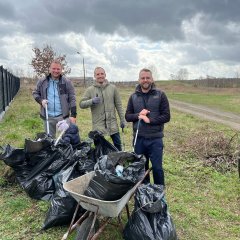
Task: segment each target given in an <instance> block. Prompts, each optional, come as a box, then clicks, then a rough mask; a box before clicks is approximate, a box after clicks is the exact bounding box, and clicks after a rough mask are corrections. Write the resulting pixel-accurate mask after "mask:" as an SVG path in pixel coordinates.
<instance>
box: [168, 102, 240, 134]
mask: <svg viewBox="0 0 240 240" xmlns="http://www.w3.org/2000/svg"><path fill="white" fill-rule="evenodd" d="M170 107H172V108H175V109H177V110H179V111H181V112H184V113H189V114H192V115H196V116H198V117H201V118H204V119H208V120H210V121H214V122H218V123H222V124H225V125H227V126H230V127H231V128H232V129H234V130H240V115H237V114H233V113H230V112H223V111H220V110H217V109H212V108H209V107H206V106H202V105H194V104H190V103H185V102H180V101H176V100H170Z"/></svg>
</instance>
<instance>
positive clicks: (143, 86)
mask: <svg viewBox="0 0 240 240" xmlns="http://www.w3.org/2000/svg"><path fill="white" fill-rule="evenodd" d="M140 85H141V88H142V89H143V90H145V91H146V90H150V89H151V86H152V83H142V84H140Z"/></svg>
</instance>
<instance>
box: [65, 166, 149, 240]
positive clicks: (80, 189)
mask: <svg viewBox="0 0 240 240" xmlns="http://www.w3.org/2000/svg"><path fill="white" fill-rule="evenodd" d="M150 171H151V169H149V170H148V171H146V172H145V175H144V177H143V178H142V179H141V180H140V181H139V182H137V183H136V184H135V185H134V186H133V187H132V188H131V189H130V190H129V191H128V192H127V193H126V194H125V195H124V196H123V197H122V198H121V199H119V200H116V201H104V200H100V199H96V198H92V197H88V196H85V195H84V192H85V190H86V189H87V187H88V185H89V182H90V180H91V179H92V178H93V177H94V175H95V172H94V171H92V172H90V173H87V174H85V175H83V176H81V177H78V178H76V179H73V180H71V181H69V182H66V183H64V184H63V188H64V189H65V190H66V191H68V192H69V193H70V194H71V195H72V197H73V198H74V199H75V200H76V201H77V202H78V205H77V208H76V210H75V213H74V215H73V219H72V222H71V224H70V226H69V228H68V231H67V232H66V233H65V234H64V236H63V238H62V240H66V239H67V237H68V235H69V234H70V233H71V232H73V231H74V229H75V228H76V227H77V226H79V225H81V224H82V223H83V222H84V220H85V219H87V218H88V217H89V216H92V219H93V220H92V224H91V227H90V230H89V233H88V236H87V238H86V239H88V240H95V239H97V238H98V237H99V235H100V234H101V233H102V231H103V230H104V228H105V227H106V226H107V224H108V223H109V222H110V220H111V218H116V217H117V218H118V225H117V226H118V227H120V230H121V232H122V231H123V224H122V220H121V212H122V210H123V208H124V207H125V208H126V212H127V217H128V218H129V217H130V212H129V207H128V202H129V200H130V199H131V197H132V196H133V195H134V193H135V191H136V190H137V188H138V186H139V185H140V184H141V183H142V181H143V180H144V178H145V177H146V176H147V175H148V174H149V173H150ZM79 206H81V207H83V208H84V209H86V210H87V211H86V212H85V213H84V214H83V215H82V216H81V217H80V218H79V219H78V220H77V221H75V218H76V214H77V212H78V209H79ZM98 215H99V216H103V217H104V222H103V224H102V225H101V227H100V228H99V229H98V230H97V231H96V233H94V231H93V229H94V226H95V223H96V220H97V216H98ZM74 221H75V223H74ZM79 239H82V238H79Z"/></svg>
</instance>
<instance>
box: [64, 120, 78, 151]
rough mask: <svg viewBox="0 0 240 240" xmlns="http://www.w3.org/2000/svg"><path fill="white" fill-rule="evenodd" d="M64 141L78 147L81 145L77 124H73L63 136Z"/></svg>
mask: <svg viewBox="0 0 240 240" xmlns="http://www.w3.org/2000/svg"><path fill="white" fill-rule="evenodd" d="M62 140H63V141H64V142H65V143H70V144H71V145H73V146H76V145H78V144H79V143H80V136H79V130H78V126H77V125H76V124H73V123H71V124H70V126H69V128H68V129H67V131H66V132H65V134H64V135H63V137H62Z"/></svg>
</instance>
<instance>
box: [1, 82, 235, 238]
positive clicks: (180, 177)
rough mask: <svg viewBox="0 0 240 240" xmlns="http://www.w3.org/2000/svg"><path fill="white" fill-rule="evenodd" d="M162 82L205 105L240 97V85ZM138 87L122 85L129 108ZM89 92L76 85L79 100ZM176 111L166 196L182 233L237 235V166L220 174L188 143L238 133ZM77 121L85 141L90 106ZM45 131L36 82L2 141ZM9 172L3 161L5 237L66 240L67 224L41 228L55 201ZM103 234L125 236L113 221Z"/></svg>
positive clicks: (7, 122)
mask: <svg viewBox="0 0 240 240" xmlns="http://www.w3.org/2000/svg"><path fill="white" fill-rule="evenodd" d="M157 85H158V86H159V87H161V88H162V89H163V90H164V91H165V92H166V93H167V95H168V96H169V97H170V98H173V99H174V98H176V97H178V98H181V99H178V100H184V99H189V98H190V96H195V95H196V94H198V96H199V97H196V98H194V97H192V99H193V100H191V101H195V103H198V104H203V102H202V101H203V99H205V98H207V97H208V101H209V102H212V104H213V105H212V106H216V107H217V106H218V102H221V101H222V99H223V98H220V97H221V96H229V97H225V101H224V104H223V106H224V107H226V106H230V103H231V101H233V99H234V98H235V97H236V99H237V100H236V101H237V102H238V101H239V97H238V98H237V95H239V92H238V91H239V90H238V89H237V90H235V92H234V91H230V90H229V89H227V90H225V91H224V90H223V89H222V90H220V91H219V92H216V91H215V90H210V89H208V90H206V89H204V88H195V87H192V86H187V85H185V84H176V83H174V82H159V83H157ZM133 89H134V87H133V86H131V87H119V91H120V94H121V96H122V100H123V106H124V108H126V105H127V101H128V98H129V95H130V94H131V93H132V92H133ZM218 90H219V89H218ZM83 91H84V89H83V88H76V93H77V102H79V100H80V96H82V93H83ZM206 91H208V92H206ZM179 96H180V97H179ZM202 96H204V97H203V98H202ZM216 96H217V97H219V99H220V100H219V101H216V100H215V101H214V100H211V99H215V98H216ZM238 103H239V102H238ZM223 106H221V108H222V107H223ZM238 106H239V104H238ZM228 109H229V108H228ZM229 111H231V110H230V109H229ZM171 112H172V119H171V122H170V123H169V124H167V125H166V128H165V139H164V141H165V155H164V168H165V173H166V186H167V188H166V198H167V202H168V204H169V210H170V213H171V215H172V217H173V220H174V223H175V225H176V229H177V233H178V235H179V238H180V239H184V240H200V239H201V240H202V239H213V240H214V239H216V240H217V239H228V240H235V239H237V237H238V234H239V221H240V219H239V179H238V176H237V170H236V168H233V169H232V170H231V171H229V172H226V173H220V172H218V171H216V170H215V169H213V168H211V167H205V166H204V164H203V163H202V162H201V161H200V160H199V159H197V158H196V156H195V154H194V149H189V150H188V151H186V148H185V146H188V144H189V142H193V141H194V140H195V139H196V138H197V137H198V136H199V133H201V134H205V135H206V136H208V134H209V132H210V133H219V132H222V133H224V134H225V135H226V136H232V135H234V134H235V132H234V131H232V130H231V129H230V128H228V127H225V126H223V125H219V124H215V123H212V122H208V121H204V120H201V119H198V118H196V117H194V116H191V115H188V114H182V113H180V112H178V111H174V110H173V109H172V111H171ZM77 124H78V126H79V128H80V132H81V139H82V140H85V139H86V138H87V136H88V133H89V131H90V130H91V116H90V111H89V109H86V110H80V109H79V107H78V116H77ZM42 130H43V128H42V122H41V120H40V118H39V106H38V104H37V103H36V102H35V101H34V100H33V99H32V96H31V87H29V86H24V87H22V88H21V90H20V92H19V94H18V95H17V97H16V98H15V100H14V101H13V103H12V104H11V106H10V108H9V110H8V112H7V113H6V115H5V116H4V119H3V121H2V122H1V124H0V133H1V134H0V146H2V145H5V144H7V143H9V144H10V145H11V146H15V147H23V145H24V139H25V138H31V139H33V138H34V137H35V134H36V133H38V132H42ZM125 142H126V150H127V151H131V150H132V146H131V142H132V128H131V124H128V125H127V128H126V130H125ZM5 171H6V165H5V164H4V163H2V162H0V190H1V193H0V212H1V218H0V232H1V235H0V239H4V240H10V239H16V240H17V239H26V240H28V239H29V240H30V239H36V240H47V239H49V240H50V239H61V237H62V235H63V233H64V232H65V231H66V230H67V226H66V227H55V228H52V229H49V230H48V231H46V232H40V229H41V226H42V224H43V221H44V219H45V217H46V213H47V209H48V204H49V203H47V202H44V201H35V200H33V199H30V198H29V197H28V196H27V195H26V194H25V192H24V191H23V190H22V189H21V188H20V187H19V186H18V185H16V184H13V185H10V184H8V183H7V182H6V180H5V178H4V177H3V174H4V172H5ZM70 239H74V236H73V235H72V237H71V238H70ZM100 239H101V240H103V239H104V240H107V239H115V240H118V239H119V240H120V239H122V238H121V236H120V235H119V233H118V231H117V230H116V229H115V228H113V227H111V226H109V227H107V230H106V231H105V233H104V234H103V235H102V237H101V238H100Z"/></svg>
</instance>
